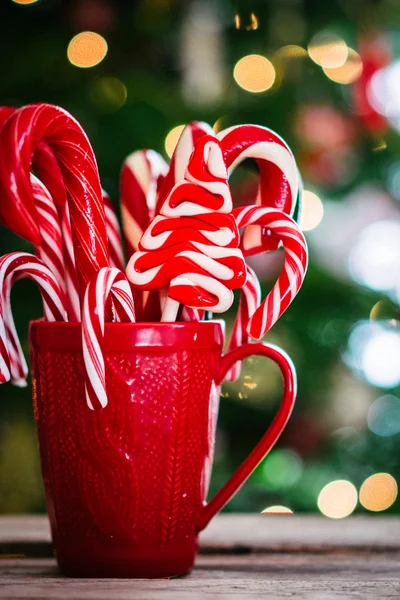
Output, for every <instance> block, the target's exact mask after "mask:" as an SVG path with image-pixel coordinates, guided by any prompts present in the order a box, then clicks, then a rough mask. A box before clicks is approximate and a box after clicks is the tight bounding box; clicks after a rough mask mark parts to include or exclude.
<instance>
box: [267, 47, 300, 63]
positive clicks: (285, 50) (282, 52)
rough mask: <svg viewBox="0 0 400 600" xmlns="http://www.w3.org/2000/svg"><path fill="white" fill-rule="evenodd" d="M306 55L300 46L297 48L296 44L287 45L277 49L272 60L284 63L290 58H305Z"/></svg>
mask: <svg viewBox="0 0 400 600" xmlns="http://www.w3.org/2000/svg"><path fill="white" fill-rule="evenodd" d="M306 56H308V55H307V50H305V48H303V47H302V46H297V44H288V45H287V46H282V48H279V49H278V50H277V51H276V52H275V53H274V55H273V59H274V60H277V61H284V60H287V59H291V58H305V57H306Z"/></svg>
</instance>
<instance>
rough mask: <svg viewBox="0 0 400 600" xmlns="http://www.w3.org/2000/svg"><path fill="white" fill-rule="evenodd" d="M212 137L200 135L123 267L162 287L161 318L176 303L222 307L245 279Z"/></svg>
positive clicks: (139, 281) (168, 316)
mask: <svg viewBox="0 0 400 600" xmlns="http://www.w3.org/2000/svg"><path fill="white" fill-rule="evenodd" d="M226 178H227V172H226V168H225V165H224V162H223V159H222V154H221V149H220V146H219V143H218V141H217V140H216V138H215V137H212V136H202V137H201V138H200V139H199V140H198V141H197V143H196V145H195V149H194V152H193V154H192V157H191V159H190V162H189V165H188V167H187V170H186V174H185V179H183V180H182V181H180V182H179V183H177V184H176V185H175V187H174V188H173V189H172V190H171V192H170V194H169V196H168V197H167V198H166V200H165V201H164V203H163V205H162V206H161V208H160V214H159V216H158V217H156V219H154V221H153V222H152V223H151V224H150V227H149V228H148V230H146V231H145V233H144V235H143V237H142V240H141V242H140V251H139V252H136V253H135V254H134V255H133V256H132V258H131V260H130V261H129V264H128V267H127V276H128V278H129V279H130V281H131V282H132V283H133V284H134V285H135V286H136V287H138V288H139V289H157V288H158V289H164V290H165V296H166V298H167V300H166V302H165V305H164V308H163V316H162V320H164V321H165V320H168V321H169V320H175V318H176V314H177V310H178V308H179V304H184V305H185V306H189V307H192V308H196V309H208V310H212V311H213V312H223V311H225V310H227V309H228V308H229V307H230V306H231V304H232V301H233V293H232V289H235V288H239V287H241V286H242V285H243V284H244V283H245V280H246V268H245V264H244V260H243V255H242V253H241V251H240V250H239V248H238V232H237V228H236V224H235V222H234V219H232V215H231V214H230V212H231V210H232V200H231V196H230V191H229V187H228V184H227V181H226Z"/></svg>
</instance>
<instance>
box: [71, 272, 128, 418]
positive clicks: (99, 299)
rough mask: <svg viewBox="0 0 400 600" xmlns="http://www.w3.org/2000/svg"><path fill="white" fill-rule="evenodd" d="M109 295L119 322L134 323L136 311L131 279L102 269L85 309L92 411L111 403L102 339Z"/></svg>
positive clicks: (85, 350) (84, 338)
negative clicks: (129, 280) (105, 308)
mask: <svg viewBox="0 0 400 600" xmlns="http://www.w3.org/2000/svg"><path fill="white" fill-rule="evenodd" d="M110 293H111V294H112V296H113V300H114V305H115V307H116V310H117V312H118V315H119V319H120V320H121V321H124V322H128V323H134V322H135V309H134V304H133V298H132V294H131V289H130V285H129V282H128V280H127V279H126V277H125V275H124V274H123V273H122V272H121V271H119V270H118V269H115V268H112V267H108V268H106V267H103V268H102V269H100V270H99V272H98V273H97V274H96V275H95V277H94V278H93V279H92V280H91V281H90V282H89V284H88V286H87V288H86V292H85V296H84V300H83V308H82V346H83V359H84V362H85V371H86V372H85V386H86V400H87V403H88V406H89V408H91V409H92V410H94V409H99V408H104V407H105V406H106V405H107V403H108V398H107V387H106V371H105V362H104V356H103V350H102V340H103V338H104V321H105V314H104V307H105V304H106V303H107V300H108V297H109V295H110Z"/></svg>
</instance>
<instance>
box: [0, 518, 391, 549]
mask: <svg viewBox="0 0 400 600" xmlns="http://www.w3.org/2000/svg"><path fill="white" fill-rule="evenodd" d="M340 548H347V549H351V548H352V549H361V550H365V549H380V550H392V551H394V550H396V549H399V550H400V518H397V517H383V516H353V517H350V518H348V519H344V520H340V521H333V520H330V519H326V518H324V517H322V516H318V515H311V516H310V515H309V516H306V515H304V516H303V515H279V516H278V515H249V514H238V515H232V514H223V515H219V516H218V517H216V518H215V519H214V520H213V521H212V522H211V524H210V525H209V527H208V528H207V529H206V531H204V532H203V533H202V535H201V548H200V551H201V552H202V553H246V552H265V551H268V552H300V551H302V552H305V551H307V552H313V551H316V550H318V551H320V552H322V551H324V552H330V551H332V550H335V549H340ZM51 553H52V551H51V542H50V529H49V524H48V520H47V517H45V516H15V517H8V516H2V517H0V554H25V555H27V556H51Z"/></svg>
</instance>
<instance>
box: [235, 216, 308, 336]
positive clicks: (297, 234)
mask: <svg viewBox="0 0 400 600" xmlns="http://www.w3.org/2000/svg"><path fill="white" fill-rule="evenodd" d="M233 216H234V217H235V219H236V223H237V226H238V228H239V229H240V228H241V227H246V226H247V225H251V224H257V225H261V226H262V227H264V228H267V229H269V230H271V231H272V232H273V234H275V235H276V236H277V237H278V238H279V240H281V241H282V244H283V248H284V250H285V265H284V268H283V271H282V273H281V274H280V275H279V278H278V280H277V282H276V283H275V285H274V287H273V288H272V290H271V291H270V293H269V294H268V296H267V297H266V299H265V300H264V301H263V302H262V303H261V305H260V306H259V307H258V308H257V309H256V311H255V312H254V313H253V314H252V315H251V316H250V319H249V321H248V324H247V327H246V331H247V333H248V334H249V335H250V336H251V337H253V338H256V339H260V338H262V337H263V336H264V335H265V334H266V333H267V331H269V329H270V328H271V327H272V326H273V325H274V323H276V321H277V320H278V319H279V317H280V316H281V315H282V314H283V313H284V311H285V310H286V309H287V307H288V306H289V304H290V303H291V302H292V300H293V299H294V297H295V296H296V294H297V292H298V291H299V289H300V287H301V285H302V283H303V280H304V277H305V273H306V269H307V262H308V252H307V243H306V240H305V238H304V235H303V234H302V232H301V231H300V229H299V227H298V226H297V225H296V223H295V222H294V221H293V219H292V218H291V217H289V216H288V215H286V214H285V213H283V212H282V211H280V210H276V209H273V208H266V207H263V206H247V207H244V208H237V209H234V210H233ZM242 250H243V253H244V255H245V256H246V255H250V254H253V253H254V252H253V248H249V247H245V248H244V247H243V245H242Z"/></svg>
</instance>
